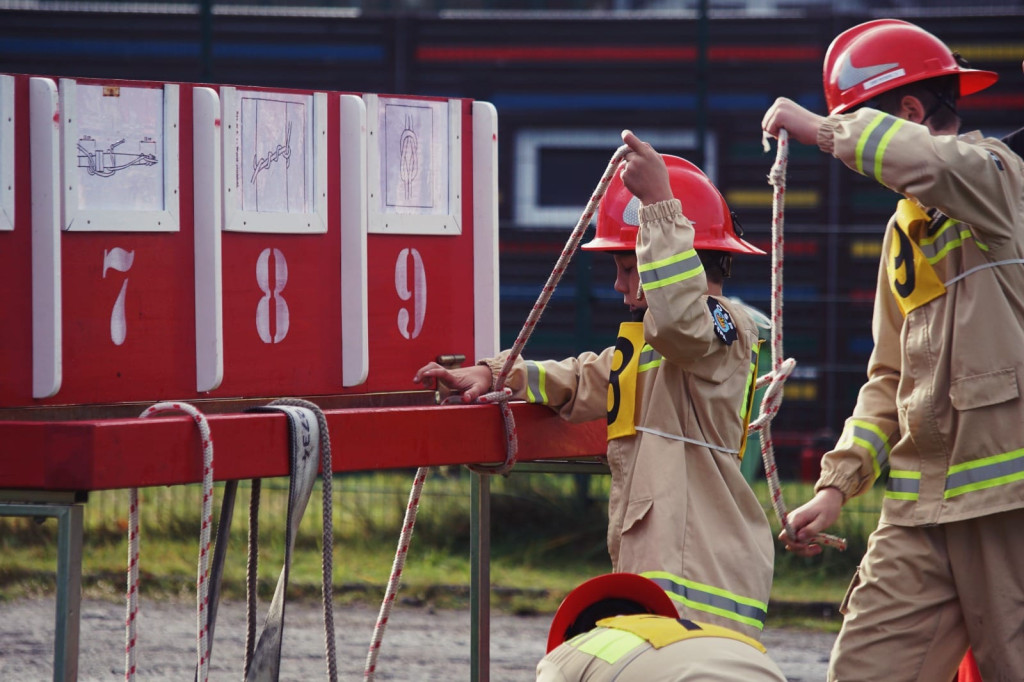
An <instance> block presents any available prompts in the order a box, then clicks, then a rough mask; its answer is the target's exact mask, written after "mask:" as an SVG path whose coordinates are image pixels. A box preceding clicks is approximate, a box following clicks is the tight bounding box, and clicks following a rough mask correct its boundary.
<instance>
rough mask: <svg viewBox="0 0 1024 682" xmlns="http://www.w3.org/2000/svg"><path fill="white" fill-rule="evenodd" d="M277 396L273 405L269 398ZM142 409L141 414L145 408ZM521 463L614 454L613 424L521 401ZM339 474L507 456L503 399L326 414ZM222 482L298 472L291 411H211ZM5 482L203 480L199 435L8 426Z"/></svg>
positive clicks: (111, 424)
mask: <svg viewBox="0 0 1024 682" xmlns="http://www.w3.org/2000/svg"><path fill="white" fill-rule="evenodd" d="M268 402H269V401H268ZM140 412H141V410H140ZM512 413H513V415H514V416H515V420H516V427H517V428H516V430H517V437H518V442H519V454H518V458H517V459H518V461H537V460H544V459H561V458H580V457H593V456H598V455H603V454H604V453H605V446H606V441H605V436H606V430H605V424H604V422H603V421H601V420H598V421H593V422H587V423H585V424H570V423H568V422H565V421H564V420H562V419H561V418H560V417H558V415H556V414H554V413H553V412H552V411H551V410H549V409H548V408H546V407H542V406H539V405H529V404H526V403H514V404H513V405H512ZM324 414H325V416H326V417H327V423H328V427H329V429H330V434H331V454H332V465H333V468H334V471H335V472H351V471H368V470H383V469H401V468H414V467H421V466H440V465H459V464H474V463H477V464H480V463H492V464H497V463H500V462H502V461H504V458H505V429H504V424H503V422H502V419H501V412H500V410H499V408H498V407H497V406H495V405H464V406H437V407H435V406H426V407H391V408H347V409H339V410H325V411H324ZM207 419H208V422H209V425H210V431H211V436H212V438H213V447H214V461H213V470H214V477H215V478H216V479H217V480H230V479H243V478H263V477H270V476H287V475H288V433H287V428H288V427H287V420H286V418H285V416H284V415H283V414H273V413H235V414H212V415H209V416H208V417H207ZM0 443H2V444H3V446H2V449H0V471H2V472H3V476H2V487H3V488H8V489H32V490H47V491H90V490H104V489H115V488H131V487H146V486H156V485H178V484H184V483H197V482H200V481H202V449H201V446H200V442H199V432H198V429H197V428H196V426H195V424H194V423H193V422H192V419H191V418H190V417H188V416H185V415H181V416H177V415H169V416H156V417H150V418H147V419H140V418H134V419H133V418H128V419H95V420H84V421H48V422H29V421H5V422H0Z"/></svg>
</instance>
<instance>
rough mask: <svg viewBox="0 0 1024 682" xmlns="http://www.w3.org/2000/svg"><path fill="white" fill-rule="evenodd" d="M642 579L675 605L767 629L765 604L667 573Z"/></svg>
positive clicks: (653, 574)
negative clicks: (647, 579)
mask: <svg viewBox="0 0 1024 682" xmlns="http://www.w3.org/2000/svg"><path fill="white" fill-rule="evenodd" d="M640 575H642V576H643V577H645V578H649V579H650V580H653V581H654V582H655V583H657V584H658V586H659V587H660V588H661V589H663V590H665V592H666V593H667V594H668V596H669V597H671V598H672V600H673V601H677V602H681V603H683V604H685V605H686V606H689V607H690V608H692V609H696V610H697V611H704V612H706V613H714V614H716V615H718V616H721V617H723V618H728V619H729V620H733V621H736V622H737V623H743V624H745V625H749V626H751V627H754V628H757V629H758V630H762V629H764V619H765V617H766V616H767V615H768V605H767V604H765V603H764V602H760V601H757V600H756V599H750V598H749V597H741V596H740V595H737V594H733V593H731V592H728V591H726V590H723V589H721V588H719V587H713V586H711V585H702V584H701V583H698V582H694V581H692V580H686V579H685V578H680V577H679V576H676V575H672V574H671V573H666V572H664V571H648V572H645V573H641V574H640Z"/></svg>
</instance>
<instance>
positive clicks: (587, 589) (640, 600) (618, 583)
mask: <svg viewBox="0 0 1024 682" xmlns="http://www.w3.org/2000/svg"><path fill="white" fill-rule="evenodd" d="M605 599H622V600H627V601H631V602H636V603H637V604H638V605H639V606H640V607H642V608H643V609H644V611H640V613H653V614H655V615H658V616H668V617H669V618H678V617H679V613H678V612H677V611H676V607H675V605H674V604H673V603H672V599H671V598H670V597H669V596H668V595H667V594H665V590H663V589H661V588H660V587H658V584H657V583H655V582H654V581H653V580H650V579H648V578H645V577H643V576H642V575H637V574H636V573H607V574H605V575H599V576H597V577H596V578H591V579H590V580H588V581H586V582H585V583H583V584H582V585H580V586H579V587H577V588H576V589H574V590H573V591H572V592H570V593H569V594H568V595H566V597H565V599H563V600H562V604H561V605H560V606H559V607H558V611H556V612H555V617H554V619H553V620H552V621H551V629H550V630H548V649H547V650H548V651H551V650H552V649H554V648H555V647H557V646H558V645H559V644H561V643H562V642H564V641H565V634H566V632H567V631H568V630H569V628H570V627H571V626H572V625H573V624H574V623H575V622H576V619H577V618H579V617H580V614H581V613H583V611H585V610H586V609H587V607H589V606H592V605H594V604H596V603H598V602H600V601H603V600H605ZM622 615H626V614H622Z"/></svg>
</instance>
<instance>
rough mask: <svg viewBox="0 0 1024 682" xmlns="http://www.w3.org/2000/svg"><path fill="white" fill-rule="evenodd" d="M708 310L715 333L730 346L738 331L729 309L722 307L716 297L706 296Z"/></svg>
mask: <svg viewBox="0 0 1024 682" xmlns="http://www.w3.org/2000/svg"><path fill="white" fill-rule="evenodd" d="M708 310H710V311H711V322H712V324H713V325H714V327H715V334H716V335H717V336H718V338H720V339H721V340H722V343H724V344H725V345H727V346H731V345H732V342H733V341H735V340H736V338H737V337H738V336H739V333H738V332H737V331H736V323H735V322H733V321H732V316H731V315H729V311H728V310H726V309H725V308H723V307H722V304H721V303H719V302H718V300H717V299H714V298H711V297H710V296H708Z"/></svg>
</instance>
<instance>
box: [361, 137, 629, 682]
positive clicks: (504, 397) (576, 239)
mask: <svg viewBox="0 0 1024 682" xmlns="http://www.w3.org/2000/svg"><path fill="white" fill-rule="evenodd" d="M627 151H629V147H628V146H626V145H622V146H621V147H619V148H618V149H617V150H615V153H614V154H612V158H611V160H609V161H608V166H607V168H605V170H604V173H603V174H602V175H601V180H600V181H599V182H598V183H597V188H596V189H595V190H594V193H593V194H592V195H591V197H590V201H588V202H587V205H586V207H585V208H584V210H583V214H582V215H580V219H579V220H578V221H577V222H576V227H575V228H573V231H572V233H571V234H570V235H569V240H568V241H567V242H566V245H565V247H564V248H563V249H562V253H561V255H560V256H559V257H558V261H557V262H556V263H555V267H554V269H553V270H552V271H551V274H550V275H549V276H548V280H547V282H546V283H545V284H544V288H543V289H541V292H540V295H539V296H538V297H537V302H536V303H534V304H533V309H532V310H531V311H530V314H529V315H528V316H527V318H526V322H525V323H524V324H523V328H522V329H521V330H520V332H519V336H517V337H516V341H515V343H514V344H512V349H511V350H510V351H509V353H508V355H507V356H506V358H505V363H504V364H503V365H502V367H501V370H500V371H499V372H498V374H497V376H495V377H494V382H493V383H492V390H491V391H490V392H489V393H485V394H484V395H482V396H480V397H479V398H477V403H481V404H492V403H497V404H498V406H499V407H500V408H501V416H502V420H503V421H504V425H505V461H504V462H502V463H501V464H496V465H486V464H476V465H467V468H469V469H470V470H472V471H475V472H477V473H484V474H492V475H495V474H498V475H503V474H506V473H508V472H509V471H511V470H512V467H514V466H515V464H516V457H517V456H518V454H519V439H518V434H517V433H516V423H515V417H514V416H513V415H512V408H511V407H509V405H508V401H509V398H510V397H511V395H512V391H511V389H509V388H507V387H506V386H505V381H506V380H507V379H508V375H509V372H511V370H512V365H513V364H514V363H515V361H516V358H517V357H519V354H520V353H521V352H522V350H523V347H524V346H525V345H526V342H527V341H528V340H529V338H530V335H531V334H532V333H533V330H534V328H535V327H536V326H537V322H538V321H539V320H540V316H541V315H542V314H543V313H544V309H545V308H546V307H547V304H548V301H549V300H551V295H552V294H553V293H554V292H555V288H556V287H557V286H558V282H559V281H560V280H561V279H562V275H564V274H565V270H566V268H567V267H568V265H569V261H570V260H571V259H572V257H573V254H574V253H576V248H577V247H578V246H579V243H580V240H581V239H582V238H583V234H584V233H585V232H586V230H587V226H588V225H590V220H591V218H593V217H594V213H595V212H596V211H597V207H598V205H599V204H600V203H601V197H603V196H604V194H605V192H606V191H607V190H608V185H609V183H611V181H612V178H613V177H614V176H615V172H616V171H617V170H618V168H619V162H620V161H621V160H622V157H623V156H625V155H626V152H627ZM447 402H455V400H450V401H447ZM426 476H427V468H422V467H421V468H420V469H417V471H416V478H415V480H414V481H413V485H412V490H411V491H410V492H409V504H408V506H407V507H406V511H405V522H404V523H403V525H402V533H401V537H400V538H399V541H398V551H397V552H396V553H395V561H394V565H393V566H392V569H391V577H390V578H389V579H388V586H387V590H386V592H385V594H384V601H383V602H382V603H381V607H380V613H379V615H378V617H377V624H376V625H375V627H374V631H373V640H372V641H371V642H370V651H369V654H368V655H367V657H366V668H365V670H364V673H363V676H364V679H365V680H367V681H368V682H369V681H370V680H373V677H374V675H375V674H376V669H377V657H378V655H379V653H380V648H381V644H382V643H383V639H384V630H385V628H386V627H387V622H388V617H389V615H390V613H391V607H392V605H393V604H394V601H395V595H396V594H397V593H398V586H399V580H400V578H401V575H402V570H403V569H404V567H405V559H406V555H407V554H408V550H409V541H410V539H411V538H412V531H413V527H414V526H415V524H416V512H417V509H418V508H419V503H420V493H421V491H422V489H423V482H424V481H425V480H426Z"/></svg>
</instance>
